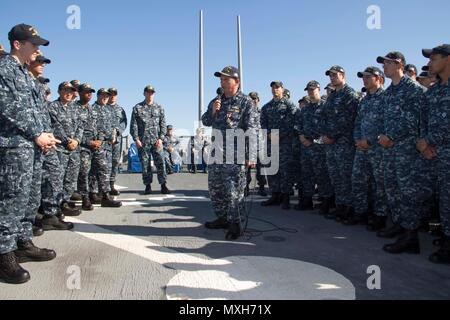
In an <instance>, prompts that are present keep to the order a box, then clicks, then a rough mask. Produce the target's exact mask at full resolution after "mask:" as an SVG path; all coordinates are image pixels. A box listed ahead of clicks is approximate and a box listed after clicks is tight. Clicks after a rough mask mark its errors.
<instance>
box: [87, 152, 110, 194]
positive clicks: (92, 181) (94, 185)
mask: <svg viewBox="0 0 450 320" xmlns="http://www.w3.org/2000/svg"><path fill="white" fill-rule="evenodd" d="M100 157H102V158H104V161H105V164H106V174H107V176H108V181H107V182H108V188H107V189H108V192H109V191H111V184H110V181H111V180H110V179H111V170H112V161H113V159H112V150H111V149H102V154H101V155H100ZM102 174H103V173H99V169H98V165H97V163H96V162H95V161H93V162H92V163H91V170H90V171H89V191H90V192H94V193H97V192H98V191H99V189H98V179H99V176H100V175H102Z"/></svg>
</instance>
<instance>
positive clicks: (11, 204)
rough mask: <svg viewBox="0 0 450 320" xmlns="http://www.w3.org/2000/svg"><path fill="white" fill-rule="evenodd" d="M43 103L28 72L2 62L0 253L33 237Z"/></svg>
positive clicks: (14, 63)
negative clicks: (38, 140) (32, 212)
mask: <svg viewBox="0 0 450 320" xmlns="http://www.w3.org/2000/svg"><path fill="white" fill-rule="evenodd" d="M39 102H40V99H39V92H38V91H37V90H36V87H35V85H34V82H33V79H32V77H31V75H30V74H29V73H28V70H27V69H26V68H25V67H24V66H22V65H20V64H19V63H18V62H17V60H16V59H14V58H13V57H12V56H6V57H4V58H2V59H0V122H1V126H0V254H5V253H9V252H12V251H14V250H16V249H17V241H18V240H20V241H28V240H31V239H32V236H33V233H32V224H33V223H34V218H35V217H34V215H33V214H31V213H30V212H29V210H30V209H31V208H35V207H38V206H39V203H32V201H35V200H33V198H32V197H30V195H31V194H32V193H35V197H34V199H36V198H39V199H40V197H39V196H38V195H39V194H40V183H37V185H33V179H36V178H37V176H39V177H38V178H39V181H40V168H39V166H38V165H35V160H36V159H37V160H39V158H40V155H41V151H40V150H39V149H38V148H37V146H36V145H35V143H34V139H35V138H37V137H38V136H40V135H41V134H42V133H43V132H44V125H43V120H42V116H41V113H40V107H39V105H38V104H39ZM30 201H31V203H30Z"/></svg>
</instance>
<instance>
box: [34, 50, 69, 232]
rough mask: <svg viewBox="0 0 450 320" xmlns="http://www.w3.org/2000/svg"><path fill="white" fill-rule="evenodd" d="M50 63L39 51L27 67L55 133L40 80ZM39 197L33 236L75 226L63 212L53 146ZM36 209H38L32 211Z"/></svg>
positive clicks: (46, 125) (47, 156) (47, 124)
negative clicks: (65, 218)
mask: <svg viewBox="0 0 450 320" xmlns="http://www.w3.org/2000/svg"><path fill="white" fill-rule="evenodd" d="M49 63H51V60H50V59H47V58H46V57H44V56H43V54H42V53H40V54H39V55H38V56H37V58H36V60H35V61H32V62H30V64H29V65H28V70H29V71H30V73H31V75H32V76H33V80H34V83H35V85H36V88H37V90H38V92H39V99H40V102H39V103H38V106H40V107H41V115H42V119H43V125H44V130H45V132H50V133H53V128H52V127H51V119H50V114H49V112H48V102H47V101H46V100H45V88H46V85H44V84H43V83H42V82H41V80H40V79H41V78H42V74H43V72H44V66H45V65H46V64H49ZM39 196H40V199H39V198H38V199H36V200H35V202H36V203H40V208H39V213H38V214H37V215H36V220H35V223H34V225H33V235H34V236H40V235H42V234H43V233H44V230H45V231H49V230H69V229H72V228H73V224H72V223H70V222H64V221H63V215H62V214H61V203H62V200H63V196H64V193H63V170H62V168H61V165H60V162H59V158H58V154H57V152H56V150H55V149H51V150H49V151H48V152H47V153H45V154H43V155H42V185H41V193H40V194H39V193H38V194H37V195H36V194H32V195H31V197H39ZM35 209H37V208H34V209H33V210H35ZM33 214H35V212H34V213H33Z"/></svg>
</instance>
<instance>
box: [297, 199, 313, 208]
mask: <svg viewBox="0 0 450 320" xmlns="http://www.w3.org/2000/svg"><path fill="white" fill-rule="evenodd" d="M294 209H295V210H299V211H311V210H313V209H314V205H313V201H312V198H309V197H305V198H303V199H299V200H298V205H296V206H295V207H294Z"/></svg>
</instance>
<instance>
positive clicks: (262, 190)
mask: <svg viewBox="0 0 450 320" xmlns="http://www.w3.org/2000/svg"><path fill="white" fill-rule="evenodd" d="M258 195H260V196H261V197H267V192H266V189H265V188H264V186H259V189H258Z"/></svg>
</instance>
